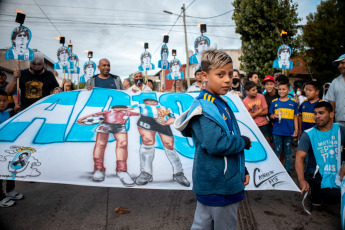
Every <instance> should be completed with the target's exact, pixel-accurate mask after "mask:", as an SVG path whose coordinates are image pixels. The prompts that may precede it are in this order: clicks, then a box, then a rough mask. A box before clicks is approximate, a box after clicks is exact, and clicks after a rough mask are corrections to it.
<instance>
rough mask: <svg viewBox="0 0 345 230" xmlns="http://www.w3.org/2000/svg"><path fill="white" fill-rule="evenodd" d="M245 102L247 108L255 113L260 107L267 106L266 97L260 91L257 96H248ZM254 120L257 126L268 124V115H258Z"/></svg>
mask: <svg viewBox="0 0 345 230" xmlns="http://www.w3.org/2000/svg"><path fill="white" fill-rule="evenodd" d="M243 104H244V105H245V106H246V108H247V110H248V111H249V112H250V113H254V112H256V111H257V110H258V109H260V108H263V109H264V108H267V103H266V99H265V97H264V95H262V94H261V93H258V94H257V96H256V97H255V98H250V97H248V96H247V97H246V98H245V99H243ZM254 121H255V123H256V125H257V126H263V125H267V124H268V121H267V119H266V116H257V117H255V118H254Z"/></svg>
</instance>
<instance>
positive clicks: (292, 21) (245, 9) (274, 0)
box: [232, 0, 300, 76]
mask: <svg viewBox="0 0 345 230" xmlns="http://www.w3.org/2000/svg"><path fill="white" fill-rule="evenodd" d="M233 6H234V8H235V10H234V14H233V16H232V19H233V20H234V21H235V23H236V33H239V34H240V35H241V40H242V53H243V54H242V56H241V57H240V61H241V62H242V64H241V67H240V69H241V70H243V71H245V72H247V73H248V72H251V71H257V72H259V73H260V74H261V76H263V75H272V73H273V71H274V69H272V64H273V61H274V60H275V59H277V51H278V47H279V46H280V45H283V40H282V38H281V36H280V33H281V31H282V30H285V31H287V32H288V36H289V37H288V41H287V42H285V44H287V45H289V46H290V47H291V49H292V52H293V53H292V57H293V55H294V54H295V53H296V52H295V51H296V50H297V49H299V48H300V39H299V38H298V37H297V36H295V35H296V34H297V27H296V25H297V23H298V22H299V21H300V19H299V18H298V16H297V3H293V2H292V0H234V2H233Z"/></svg>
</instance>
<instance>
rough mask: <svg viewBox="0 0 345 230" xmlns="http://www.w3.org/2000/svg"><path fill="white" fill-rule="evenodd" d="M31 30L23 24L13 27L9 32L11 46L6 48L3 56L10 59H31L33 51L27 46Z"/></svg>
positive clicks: (32, 58)
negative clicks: (10, 32)
mask: <svg viewBox="0 0 345 230" xmlns="http://www.w3.org/2000/svg"><path fill="white" fill-rule="evenodd" d="M30 41H31V31H30V30H29V28H27V27H25V26H18V27H16V28H14V30H13V31H12V34H11V43H12V47H11V48H10V49H8V50H6V53H5V58H6V59H12V60H24V61H33V60H34V56H35V52H34V51H33V50H31V49H30V48H29V43H30Z"/></svg>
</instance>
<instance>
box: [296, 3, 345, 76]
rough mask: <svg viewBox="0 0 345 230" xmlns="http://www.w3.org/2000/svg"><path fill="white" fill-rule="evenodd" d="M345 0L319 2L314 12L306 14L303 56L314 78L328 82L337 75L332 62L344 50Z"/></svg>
mask: <svg viewBox="0 0 345 230" xmlns="http://www.w3.org/2000/svg"><path fill="white" fill-rule="evenodd" d="M344 12H345V2H344V0H327V1H322V2H321V4H320V5H319V6H318V7H317V12H316V13H314V14H309V15H308V16H307V24H306V25H305V26H304V28H303V35H302V38H303V41H304V43H305V46H306V48H305V52H304V59H305V60H306V62H307V64H308V65H309V66H310V67H311V70H312V73H313V76H314V78H316V79H318V80H319V81H321V82H327V81H331V79H333V78H334V77H336V76H338V75H339V71H338V70H337V68H336V67H334V66H333V65H332V61H333V60H335V59H337V58H338V57H339V56H340V55H341V54H344V53H345V15H344Z"/></svg>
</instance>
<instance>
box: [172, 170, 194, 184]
mask: <svg viewBox="0 0 345 230" xmlns="http://www.w3.org/2000/svg"><path fill="white" fill-rule="evenodd" d="M173 178H174V181H176V182H177V183H179V184H180V185H183V186H186V187H189V186H190V182H189V181H188V179H187V178H186V177H185V176H184V173H183V172H179V173H176V174H174V176H173Z"/></svg>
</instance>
